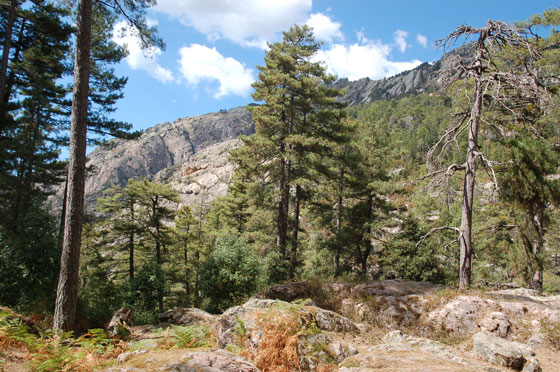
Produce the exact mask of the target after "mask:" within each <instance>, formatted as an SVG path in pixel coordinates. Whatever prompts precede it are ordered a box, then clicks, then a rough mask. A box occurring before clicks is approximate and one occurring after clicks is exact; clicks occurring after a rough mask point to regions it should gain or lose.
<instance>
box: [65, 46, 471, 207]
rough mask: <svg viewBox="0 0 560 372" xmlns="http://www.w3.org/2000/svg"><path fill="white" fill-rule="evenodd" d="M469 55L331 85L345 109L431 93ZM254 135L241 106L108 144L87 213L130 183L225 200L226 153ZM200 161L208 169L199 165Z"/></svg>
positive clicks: (95, 171) (96, 161)
mask: <svg viewBox="0 0 560 372" xmlns="http://www.w3.org/2000/svg"><path fill="white" fill-rule="evenodd" d="M469 51H470V48H469V45H467V46H463V47H460V48H457V49H455V50H452V51H450V52H448V53H446V54H444V55H443V57H442V58H441V59H440V60H438V61H435V62H433V63H427V62H425V63H422V64H421V65H419V66H417V67H416V68H414V69H412V70H408V71H404V72H402V73H400V74H398V75H395V76H393V77H389V78H384V79H379V80H371V79H369V78H363V79H359V80H356V81H349V80H348V79H340V80H338V81H336V82H335V83H334V86H335V87H337V88H339V89H343V90H344V91H343V92H344V93H343V95H342V96H341V98H340V100H341V101H345V102H347V103H348V105H349V106H355V105H362V104H367V103H370V102H373V101H375V100H380V99H385V100H389V99H392V98H399V97H402V96H405V95H409V94H419V93H424V92H428V91H435V90H437V89H438V88H439V85H440V84H439V83H440V81H439V77H438V71H440V70H441V69H442V68H444V67H447V66H448V65H449V63H451V62H450V61H451V60H452V58H454V57H455V56H456V55H458V54H459V55H463V56H464V55H468V53H469ZM254 131H255V126H254V123H253V122H252V119H251V114H250V112H249V111H248V110H247V109H246V108H245V107H236V108H232V109H230V110H220V111H219V112H216V113H209V114H205V115H199V116H194V117H184V118H180V119H177V120H175V121H173V122H164V123H160V124H157V125H155V126H153V127H151V128H148V129H146V130H145V131H144V132H143V133H142V134H141V135H140V137H139V138H138V139H135V140H122V139H113V140H110V141H108V142H107V144H106V145H104V146H99V147H97V148H96V149H95V150H94V151H93V152H92V153H91V154H90V155H89V156H88V163H87V165H88V169H89V172H88V176H87V178H86V187H85V190H86V210H87V211H89V212H91V211H93V210H94V206H95V202H96V200H97V199H98V198H99V197H101V196H102V195H103V191H104V190H105V189H107V188H108V187H110V186H111V185H115V184H118V185H121V186H124V185H125V184H126V182H127V180H128V179H131V178H132V179H140V178H147V179H148V180H156V181H160V182H171V183H172V184H173V186H174V187H176V188H177V189H178V190H179V191H180V194H181V195H180V196H181V199H182V201H183V202H184V203H191V202H193V200H195V199H196V200H198V195H199V193H200V192H202V193H203V194H204V193H205V194H206V197H207V198H208V199H212V198H213V197H215V196H221V195H225V194H226V193H227V184H228V183H229V181H230V180H231V176H232V174H233V171H234V167H233V165H232V164H230V163H229V161H228V160H227V159H228V154H229V150H231V149H232V148H235V147H236V146H239V145H240V141H239V140H236V139H237V138H238V137H239V136H240V135H251V134H253V133H254ZM219 144H221V145H219ZM218 145H219V146H218ZM202 151H204V152H203V153H202V154H199V153H201V152H202ZM204 161H206V162H207V166H201V164H202V162H204ZM189 169H190V170H189ZM188 170H189V171H188ZM189 172H190V173H189ZM228 172H229V173H228ZM193 185H198V186H197V187H195V186H193ZM63 189H64V187H63V186H60V187H59V188H58V190H57V199H58V200H59V201H60V200H62V193H63Z"/></svg>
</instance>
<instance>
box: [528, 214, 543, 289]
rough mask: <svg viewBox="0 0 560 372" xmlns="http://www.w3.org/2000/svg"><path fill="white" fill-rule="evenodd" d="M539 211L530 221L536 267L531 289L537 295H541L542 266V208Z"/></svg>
mask: <svg viewBox="0 0 560 372" xmlns="http://www.w3.org/2000/svg"><path fill="white" fill-rule="evenodd" d="M539 209H540V210H539V212H538V213H537V214H536V215H535V216H534V217H533V218H532V221H531V222H532V223H533V226H534V228H535V230H536V233H537V238H536V240H535V242H534V244H533V258H534V259H535V263H536V267H535V272H534V273H533V278H532V283H531V288H532V289H535V290H536V291H538V292H539V293H542V290H543V270H544V265H543V262H542V257H541V253H542V251H543V249H544V224H543V218H544V216H543V215H544V212H543V210H544V206H542V207H541V208H539Z"/></svg>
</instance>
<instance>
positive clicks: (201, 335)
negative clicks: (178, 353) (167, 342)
mask: <svg viewBox="0 0 560 372" xmlns="http://www.w3.org/2000/svg"><path fill="white" fill-rule="evenodd" d="M172 332H173V337H172V338H171V341H172V342H173V344H174V347H175V348H177V349H194V348H199V347H207V346H210V345H211V342H210V339H209V336H210V335H209V333H210V332H209V330H208V327H206V326H201V325H198V326H188V327H183V326H173V330H172Z"/></svg>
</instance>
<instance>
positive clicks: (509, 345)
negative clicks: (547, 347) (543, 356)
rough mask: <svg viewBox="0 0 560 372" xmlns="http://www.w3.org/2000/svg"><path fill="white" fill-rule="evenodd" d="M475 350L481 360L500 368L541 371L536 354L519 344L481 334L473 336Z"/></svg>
mask: <svg viewBox="0 0 560 372" xmlns="http://www.w3.org/2000/svg"><path fill="white" fill-rule="evenodd" d="M473 349H474V353H475V354H476V356H478V357H479V358H480V359H483V360H485V361H487V362H490V363H493V364H496V365H498V366H502V367H507V368H511V369H513V370H516V371H524V372H537V371H540V370H541V368H540V366H539V362H538V361H537V359H536V358H535V352H534V351H533V350H532V349H531V348H530V347H528V346H527V345H523V344H521V343H518V342H511V341H507V340H504V339H502V338H500V337H496V336H492V335H489V334H487V333H484V332H479V333H477V334H475V335H474V336H473Z"/></svg>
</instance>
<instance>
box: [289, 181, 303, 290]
mask: <svg viewBox="0 0 560 372" xmlns="http://www.w3.org/2000/svg"><path fill="white" fill-rule="evenodd" d="M294 204H295V205H294V231H293V237H292V255H291V257H290V280H293V279H294V277H295V273H296V266H297V250H298V235H299V210H300V204H301V187H300V185H296V196H295V200H294Z"/></svg>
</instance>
